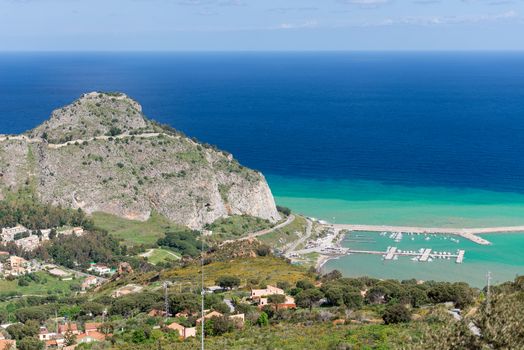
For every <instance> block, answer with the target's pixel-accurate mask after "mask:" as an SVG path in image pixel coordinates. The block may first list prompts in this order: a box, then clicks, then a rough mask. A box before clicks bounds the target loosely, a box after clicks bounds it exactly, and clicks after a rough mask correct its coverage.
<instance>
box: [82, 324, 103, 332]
mask: <svg viewBox="0 0 524 350" xmlns="http://www.w3.org/2000/svg"><path fill="white" fill-rule="evenodd" d="M100 326H102V323H100V322H86V323H85V324H84V332H85V333H86V334H89V333H93V332H98V329H99V328H100Z"/></svg>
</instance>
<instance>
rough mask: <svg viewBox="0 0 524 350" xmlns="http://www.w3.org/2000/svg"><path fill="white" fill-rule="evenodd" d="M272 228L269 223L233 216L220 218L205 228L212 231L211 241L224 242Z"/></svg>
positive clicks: (258, 219) (243, 216)
mask: <svg viewBox="0 0 524 350" xmlns="http://www.w3.org/2000/svg"><path fill="white" fill-rule="evenodd" d="M271 226H273V225H272V224H271V223H270V222H269V221H267V220H264V219H260V218H256V217H253V216H247V215H234V216H230V217H227V218H220V219H218V220H216V221H215V222H213V223H212V224H210V225H208V226H207V227H206V228H207V229H208V230H211V231H213V236H212V237H213V239H216V240H219V241H221V240H226V239H234V238H239V237H242V236H245V235H247V234H248V233H252V232H257V231H260V230H265V229H267V228H270V227H271Z"/></svg>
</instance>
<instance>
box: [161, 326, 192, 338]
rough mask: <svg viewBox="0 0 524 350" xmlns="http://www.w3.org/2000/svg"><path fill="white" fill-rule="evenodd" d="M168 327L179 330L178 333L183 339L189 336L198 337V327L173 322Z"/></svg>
mask: <svg viewBox="0 0 524 350" xmlns="http://www.w3.org/2000/svg"><path fill="white" fill-rule="evenodd" d="M167 328H169V329H172V330H174V331H177V332H178V335H179V336H180V337H181V338H183V339H187V338H189V337H196V327H189V328H187V327H184V326H182V325H181V324H178V323H176V322H173V323H171V324H170V325H168V326H167Z"/></svg>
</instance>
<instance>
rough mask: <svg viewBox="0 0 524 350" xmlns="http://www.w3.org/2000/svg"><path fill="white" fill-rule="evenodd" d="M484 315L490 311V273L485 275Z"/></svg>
mask: <svg viewBox="0 0 524 350" xmlns="http://www.w3.org/2000/svg"><path fill="white" fill-rule="evenodd" d="M486 282H487V283H486V289H487V290H486V314H488V315H489V314H490V311H491V272H490V271H488V273H487V274H486Z"/></svg>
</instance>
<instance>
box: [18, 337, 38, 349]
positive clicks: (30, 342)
mask: <svg viewBox="0 0 524 350" xmlns="http://www.w3.org/2000/svg"><path fill="white" fill-rule="evenodd" d="M16 345H17V349H18V350H44V348H45V343H44V342H43V341H40V340H39V339H38V338H37V337H25V338H23V339H22V340H20V341H19V342H17V344H16Z"/></svg>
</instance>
